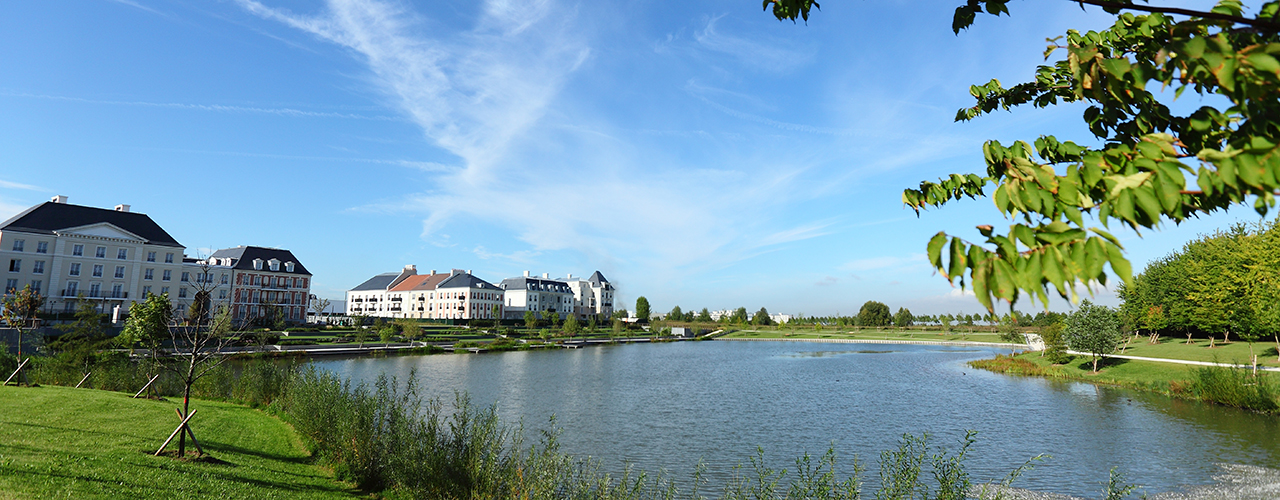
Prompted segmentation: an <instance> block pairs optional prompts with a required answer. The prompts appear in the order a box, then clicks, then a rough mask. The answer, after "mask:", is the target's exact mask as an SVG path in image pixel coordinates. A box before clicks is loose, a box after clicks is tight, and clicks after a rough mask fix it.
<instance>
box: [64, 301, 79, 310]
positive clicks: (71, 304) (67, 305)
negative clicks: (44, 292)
mask: <svg viewBox="0 0 1280 500" xmlns="http://www.w3.org/2000/svg"><path fill="white" fill-rule="evenodd" d="M62 310H63V311H65V312H73V311H75V310H76V301H74V300H68V301H66V302H64V303H63V305H62Z"/></svg>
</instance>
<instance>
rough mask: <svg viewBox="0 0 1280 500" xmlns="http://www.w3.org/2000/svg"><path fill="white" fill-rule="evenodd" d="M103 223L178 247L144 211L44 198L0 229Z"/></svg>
mask: <svg viewBox="0 0 1280 500" xmlns="http://www.w3.org/2000/svg"><path fill="white" fill-rule="evenodd" d="M102 222H106V223H108V224H111V225H113V226H116V227H119V228H120V229H123V230H125V231H128V232H130V233H133V234H136V235H138V236H141V237H142V238H144V239H146V240H147V243H151V244H153V245H164V246H171V247H180V248H181V247H182V244H181V243H178V241H177V240H174V239H173V237H172V236H169V233H166V232H165V230H164V229H161V228H160V225H159V224H156V222H155V221H153V220H151V217H148V216H147V214H142V213H138V212H118V211H115V210H109V209H106V208H97V207H86V206H82V205H70V204H67V203H54V202H52V201H46V202H44V203H41V204H39V205H36V206H34V207H31V208H28V209H27V210H25V211H23V212H22V213H20V214H18V215H15V216H14V217H13V218H11V219H9V220H7V221H4V224H0V230H3V231H20V232H24V233H37V234H53V232H54V231H58V230H62V229H68V228H73V227H80V226H88V225H90V224H98V223H102Z"/></svg>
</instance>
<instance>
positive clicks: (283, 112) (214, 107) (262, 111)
mask: <svg viewBox="0 0 1280 500" xmlns="http://www.w3.org/2000/svg"><path fill="white" fill-rule="evenodd" d="M0 95H2V96H7V97H27V98H33V99H48V100H54V101H68V102H80V103H86V104H108V105H116V106H143V107H149V108H170V109H188V110H194V111H215V112H220V113H249V114H259V115H276V116H291V117H299V118H346V119H352V120H378V121H403V120H404V118H401V117H397V116H377V115H359V114H354V113H334V112H329V111H306V110H301V109H294V108H263V107H255V106H225V105H221V104H187V103H178V102H148V101H111V100H98V99H85V98H81V97H70V96H60V95H47V94H28V93H22V92H3V93H0Z"/></svg>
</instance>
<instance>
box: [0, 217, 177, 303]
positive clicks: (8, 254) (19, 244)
mask: <svg viewBox="0 0 1280 500" xmlns="http://www.w3.org/2000/svg"><path fill="white" fill-rule="evenodd" d="M184 249H185V247H183V246H182V244H180V243H178V242H177V241H176V240H174V239H173V237H172V236H170V235H169V233H167V232H165V230H164V229H163V228H161V227H160V225H159V224H156V223H155V221H153V220H151V217H148V216H147V215H146V214H141V213H136V212H133V211H131V210H130V207H129V205H116V207H115V208H114V209H103V208H95V207H87V206H81V205H71V204H69V203H67V197H66V196H55V197H54V198H53V200H51V201H48V202H45V203H41V204H39V205H36V206H33V207H31V208H28V209H26V210H24V211H22V213H19V214H18V215H16V216H14V217H12V218H10V219H9V220H7V221H5V222H4V223H3V224H0V262H3V264H2V265H3V266H4V274H5V277H4V280H5V287H4V293H6V294H8V293H12V292H13V291H14V290H17V289H21V288H23V287H25V286H28V285H29V286H31V287H32V288H33V289H36V290H39V292H40V293H41V294H42V295H44V296H45V297H46V300H45V305H44V310H45V311H47V312H63V311H66V312H70V311H74V310H75V309H76V306H77V301H79V300H87V301H91V302H93V303H94V304H95V305H96V306H97V307H98V309H99V310H100V311H101V312H103V313H106V314H112V313H114V312H116V311H119V312H120V313H124V312H126V311H127V310H128V308H129V306H130V305H132V304H134V303H136V302H140V301H142V300H144V298H145V297H146V295H147V294H164V293H167V294H169V298H170V300H172V301H173V304H174V308H175V309H180V310H182V311H185V310H186V309H187V308H189V307H190V304H191V300H192V298H193V295H192V294H190V293H188V294H187V296H186V297H179V293H180V290H181V289H182V288H183V287H184V286H183V283H182V281H181V277H182V273H183V272H184V269H187V268H185V267H184V264H183V263H184V260H183V257H184V255H183V251H184ZM81 296H83V298H81ZM117 308H118V309H117Z"/></svg>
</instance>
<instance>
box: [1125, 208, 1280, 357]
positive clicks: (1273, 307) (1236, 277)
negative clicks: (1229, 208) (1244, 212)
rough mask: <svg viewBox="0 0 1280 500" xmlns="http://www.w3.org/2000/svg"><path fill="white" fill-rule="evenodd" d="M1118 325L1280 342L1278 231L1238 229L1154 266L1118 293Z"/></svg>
mask: <svg viewBox="0 0 1280 500" xmlns="http://www.w3.org/2000/svg"><path fill="white" fill-rule="evenodd" d="M1119 295H1120V297H1121V298H1122V299H1123V300H1124V302H1123V304H1122V306H1121V308H1120V318H1121V321H1122V326H1123V327H1124V328H1125V329H1126V330H1128V331H1145V332H1146V333H1148V334H1149V335H1152V336H1153V338H1154V337H1155V336H1157V335H1159V334H1161V333H1164V334H1173V333H1175V332H1177V333H1181V334H1184V335H1188V336H1190V335H1194V334H1198V335H1204V336H1209V337H1216V336H1222V337H1223V338H1224V339H1229V336H1230V335H1231V334H1235V335H1237V336H1239V337H1240V338H1243V339H1246V340H1250V341H1254V340H1258V339H1259V338H1276V341H1277V342H1278V343H1280V225H1278V224H1277V222H1276V221H1272V222H1269V223H1261V224H1257V225H1253V226H1249V225H1245V224H1237V225H1235V226H1233V227H1231V228H1230V229H1228V230H1226V231H1218V232H1215V233H1213V234H1211V235H1207V236H1203V237H1201V238H1199V239H1196V240H1194V241H1191V242H1189V243H1187V244H1186V245H1184V246H1183V247H1182V249H1181V250H1179V251H1176V252H1173V253H1171V254H1169V255H1168V256H1165V257H1164V258H1161V259H1158V260H1156V261H1154V262H1152V263H1150V264H1149V265H1147V267H1146V269H1144V270H1143V271H1142V273H1140V274H1138V275H1137V276H1135V277H1134V279H1133V282H1132V284H1126V285H1124V286H1122V287H1120V289H1119Z"/></svg>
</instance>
